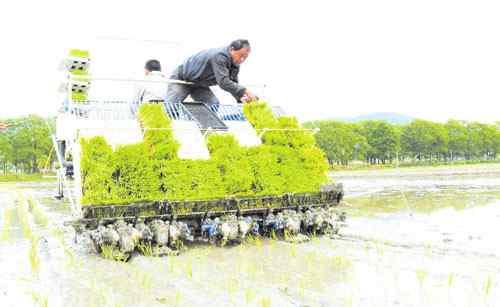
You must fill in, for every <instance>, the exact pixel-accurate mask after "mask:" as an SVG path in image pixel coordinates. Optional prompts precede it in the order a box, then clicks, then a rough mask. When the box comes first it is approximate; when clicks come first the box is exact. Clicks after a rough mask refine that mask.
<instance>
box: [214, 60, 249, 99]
mask: <svg viewBox="0 0 500 307" xmlns="http://www.w3.org/2000/svg"><path fill="white" fill-rule="evenodd" d="M211 64H212V70H213V72H214V75H215V79H216V80H217V84H218V85H219V86H220V88H222V89H223V90H225V91H226V92H229V93H231V95H233V96H234V98H235V99H236V100H237V101H240V100H241V98H242V97H243V95H245V92H246V89H245V88H244V87H243V86H241V85H239V84H238V83H237V82H234V81H233V80H231V78H230V77H229V67H228V63H227V59H226V58H225V57H224V56H223V55H221V54H218V55H216V56H215V57H214V58H213V59H212V60H211Z"/></svg>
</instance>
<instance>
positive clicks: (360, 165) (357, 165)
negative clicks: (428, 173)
mask: <svg viewBox="0 0 500 307" xmlns="http://www.w3.org/2000/svg"><path fill="white" fill-rule="evenodd" d="M475 164H500V160H498V159H497V160H459V161H420V162H418V161H413V162H400V163H399V164H396V163H386V164H367V163H364V162H353V163H351V164H349V165H337V164H333V165H331V166H330V169H331V170H332V171H357V170H384V169H395V168H398V167H400V168H413V167H415V168H418V167H439V166H460V165H475Z"/></svg>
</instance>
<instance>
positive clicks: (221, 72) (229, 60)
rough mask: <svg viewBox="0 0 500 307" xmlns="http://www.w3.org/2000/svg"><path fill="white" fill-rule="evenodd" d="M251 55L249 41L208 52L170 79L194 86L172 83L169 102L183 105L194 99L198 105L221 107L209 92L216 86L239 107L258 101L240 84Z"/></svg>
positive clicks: (197, 55)
mask: <svg viewBox="0 0 500 307" xmlns="http://www.w3.org/2000/svg"><path fill="white" fill-rule="evenodd" d="M249 54H250V43H249V42H248V40H246V39H239V40H235V41H233V42H232V43H231V44H230V45H229V46H227V47H221V48H212V49H208V50H204V51H201V52H199V53H197V54H195V55H193V56H191V57H189V58H187V59H186V60H185V61H184V62H183V63H182V64H181V65H180V66H179V67H177V68H176V69H175V70H174V72H173V73H172V76H171V77H170V79H175V80H182V81H187V82H192V83H193V84H192V85H191V84H178V83H170V84H169V85H168V92H167V102H169V103H181V102H184V99H186V97H187V96H188V95H191V97H192V98H193V100H195V101H200V102H204V103H206V104H208V105H213V104H219V100H218V99H217V97H215V95H214V93H213V92H212V90H211V89H210V88H209V87H210V86H213V85H219V86H220V88H222V89H223V90H224V91H226V92H229V93H230V94H231V95H233V97H234V98H235V99H236V101H237V102H238V103H241V102H250V101H252V100H255V96H254V95H253V94H252V93H251V92H250V91H249V90H247V89H246V88H245V87H243V86H241V85H239V84H238V73H239V71H240V65H241V64H242V63H243V62H245V60H246V59H247V57H248V55H249Z"/></svg>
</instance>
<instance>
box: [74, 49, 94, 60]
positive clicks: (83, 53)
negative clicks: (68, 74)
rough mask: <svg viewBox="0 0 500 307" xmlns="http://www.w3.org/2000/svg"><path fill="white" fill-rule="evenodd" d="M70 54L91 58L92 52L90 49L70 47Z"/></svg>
mask: <svg viewBox="0 0 500 307" xmlns="http://www.w3.org/2000/svg"><path fill="white" fill-rule="evenodd" d="M69 55H70V56H72V57H77V58H89V57H90V52H89V51H88V50H82V49H70V50H69Z"/></svg>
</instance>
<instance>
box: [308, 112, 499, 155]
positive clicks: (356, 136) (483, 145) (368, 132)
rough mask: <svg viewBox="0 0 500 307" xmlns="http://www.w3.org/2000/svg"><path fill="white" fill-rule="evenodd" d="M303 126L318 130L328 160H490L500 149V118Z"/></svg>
mask: <svg viewBox="0 0 500 307" xmlns="http://www.w3.org/2000/svg"><path fill="white" fill-rule="evenodd" d="M304 126H305V127H308V128H320V131H319V132H318V133H316V135H315V138H316V141H317V143H318V145H319V146H320V147H321V148H322V149H323V151H324V152H325V154H326V156H327V158H328V160H329V162H330V164H340V165H348V164H349V163H350V162H352V161H354V160H361V161H365V162H366V163H369V164H387V163H394V162H396V161H397V162H406V161H410V162H421V161H423V162H429V161H430V162H434V161H441V162H447V161H456V160H495V159H497V156H498V153H499V152H500V121H498V122H496V124H484V123H478V122H466V121H460V120H453V119H452V120H449V121H448V122H446V123H437V122H431V121H426V120H420V119H418V120H414V121H412V122H411V123H409V124H406V125H399V124H391V123H389V122H386V121H380V120H368V121H362V122H359V123H346V122H340V121H334V120H321V121H312V122H307V123H305V124H304Z"/></svg>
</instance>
